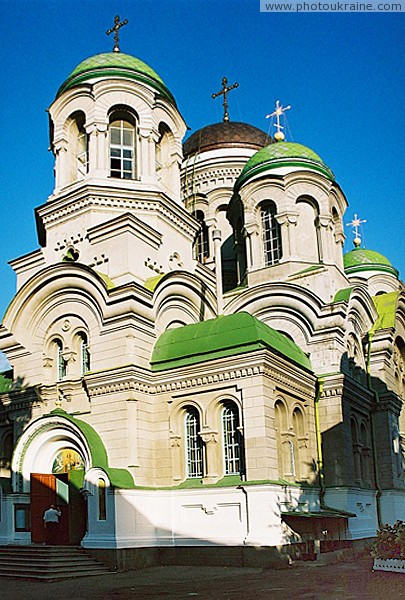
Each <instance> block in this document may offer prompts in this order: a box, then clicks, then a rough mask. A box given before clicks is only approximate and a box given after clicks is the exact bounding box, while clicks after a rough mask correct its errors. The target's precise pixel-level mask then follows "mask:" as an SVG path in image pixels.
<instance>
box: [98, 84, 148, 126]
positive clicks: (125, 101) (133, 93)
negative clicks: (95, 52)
mask: <svg viewBox="0 0 405 600" xmlns="http://www.w3.org/2000/svg"><path fill="white" fill-rule="evenodd" d="M153 98H154V94H153V93H152V92H151V91H150V90H148V89H147V88H145V87H144V86H142V85H140V84H138V83H134V82H131V83H130V82H126V81H123V80H113V83H112V82H111V80H109V81H108V82H106V81H103V82H99V83H97V84H96V85H95V86H94V99H95V100H94V101H95V104H96V116H97V120H100V121H104V122H108V113H109V112H110V110H111V108H113V107H114V106H122V105H126V106H128V107H129V108H131V109H132V110H133V111H135V112H136V113H137V114H138V116H139V124H140V126H141V127H150V129H151V130H152V126H153V121H152V115H151V110H152V107H153Z"/></svg>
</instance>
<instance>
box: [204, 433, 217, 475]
mask: <svg viewBox="0 0 405 600" xmlns="http://www.w3.org/2000/svg"><path fill="white" fill-rule="evenodd" d="M200 437H201V439H202V441H203V442H204V444H205V456H206V464H205V468H206V472H205V474H204V480H205V481H206V482H207V483H208V482H211V481H216V480H217V479H218V477H219V476H218V457H217V444H218V431H215V430H214V429H203V430H202V431H200Z"/></svg>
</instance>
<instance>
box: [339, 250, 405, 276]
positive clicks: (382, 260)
mask: <svg viewBox="0 0 405 600" xmlns="http://www.w3.org/2000/svg"><path fill="white" fill-rule="evenodd" d="M343 266H344V269H345V272H346V273H358V272H361V271H382V272H384V273H390V274H391V275H394V276H395V277H398V271H397V269H396V268H395V267H393V266H392V264H391V263H390V261H389V260H388V258H386V257H385V256H384V255H383V254H380V253H379V252H375V251H374V250H367V249H366V248H360V247H359V248H354V249H353V250H351V251H350V252H347V253H346V254H344V256H343Z"/></svg>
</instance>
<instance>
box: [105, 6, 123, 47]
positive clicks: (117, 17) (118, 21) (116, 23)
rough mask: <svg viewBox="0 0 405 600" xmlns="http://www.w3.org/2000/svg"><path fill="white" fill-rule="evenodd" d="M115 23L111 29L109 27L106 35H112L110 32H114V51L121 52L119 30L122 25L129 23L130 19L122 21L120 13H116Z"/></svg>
mask: <svg viewBox="0 0 405 600" xmlns="http://www.w3.org/2000/svg"><path fill="white" fill-rule="evenodd" d="M114 23H115V25H114V27H111V29H108V30H107V31H106V35H110V33H114V42H115V45H114V52H121V51H120V47H119V44H118V42H119V39H118V32H119V30H120V28H121V27H123V26H124V25H128V19H124V20H123V21H121V23H120V18H119V16H118V15H116V16H115V19H114Z"/></svg>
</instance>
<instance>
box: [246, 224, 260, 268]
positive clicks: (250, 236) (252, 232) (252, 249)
mask: <svg viewBox="0 0 405 600" xmlns="http://www.w3.org/2000/svg"><path fill="white" fill-rule="evenodd" d="M243 235H244V238H245V244H246V257H247V267H248V269H251V268H255V267H260V266H261V262H262V260H261V257H262V251H261V244H260V236H259V225H258V223H256V222H254V221H251V222H248V223H245V226H244V228H243Z"/></svg>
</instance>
